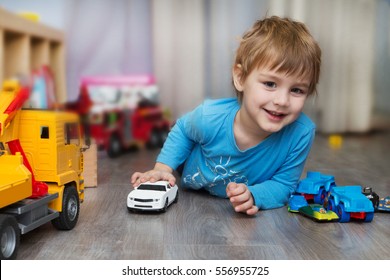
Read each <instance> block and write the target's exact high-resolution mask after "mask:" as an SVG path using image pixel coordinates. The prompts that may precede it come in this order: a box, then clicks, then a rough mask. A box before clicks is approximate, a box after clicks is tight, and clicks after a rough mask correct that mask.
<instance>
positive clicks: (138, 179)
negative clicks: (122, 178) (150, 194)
mask: <svg viewBox="0 0 390 280" xmlns="http://www.w3.org/2000/svg"><path fill="white" fill-rule="evenodd" d="M172 172H173V171H172V169H171V168H170V167H168V166H166V165H163V164H159V163H157V164H156V165H155V167H154V169H152V170H149V171H147V172H144V173H142V172H135V173H134V174H133V175H132V176H131V183H132V184H133V186H134V187H138V186H139V185H140V184H141V183H145V182H147V181H150V182H157V181H160V180H161V181H168V182H169V183H170V184H171V185H172V186H173V185H175V183H176V178H175V176H173V174H172Z"/></svg>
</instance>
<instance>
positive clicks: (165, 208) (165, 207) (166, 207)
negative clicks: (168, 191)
mask: <svg viewBox="0 0 390 280" xmlns="http://www.w3.org/2000/svg"><path fill="white" fill-rule="evenodd" d="M167 209H168V198H167V200H165V204H164V208H163V209H162V212H166V211H167Z"/></svg>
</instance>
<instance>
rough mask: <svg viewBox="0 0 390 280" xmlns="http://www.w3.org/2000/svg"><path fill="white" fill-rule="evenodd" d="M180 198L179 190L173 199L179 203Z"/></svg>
mask: <svg viewBox="0 0 390 280" xmlns="http://www.w3.org/2000/svg"><path fill="white" fill-rule="evenodd" d="M178 200H179V192H178V191H177V192H176V196H175V200H174V201H173V203H177V201H178Z"/></svg>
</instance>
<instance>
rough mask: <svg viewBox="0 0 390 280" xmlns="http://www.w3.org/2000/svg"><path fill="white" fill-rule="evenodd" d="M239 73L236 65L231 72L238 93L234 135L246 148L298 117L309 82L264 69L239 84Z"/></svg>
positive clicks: (253, 73)
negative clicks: (239, 101)
mask: <svg viewBox="0 0 390 280" xmlns="http://www.w3.org/2000/svg"><path fill="white" fill-rule="evenodd" d="M240 71H241V68H240V67H239V66H237V67H235V69H234V73H233V77H234V84H235V86H236V88H237V90H239V91H241V92H242V104H241V108H240V110H239V111H238V113H237V115H236V119H235V122H234V133H235V134H234V135H235V137H236V141H237V144H238V145H239V147H240V148H249V147H252V146H254V145H257V144H258V143H259V142H261V141H262V140H263V139H265V138H266V137H268V136H269V135H270V134H272V133H274V132H278V131H280V130H281V129H282V128H283V127H284V126H286V125H288V124H290V123H292V122H293V121H295V120H296V119H297V118H298V117H299V115H300V113H301V111H302V109H303V106H304V104H305V100H306V98H307V96H308V89H309V82H308V81H307V80H308V79H302V78H300V77H297V76H295V75H287V74H286V73H283V72H276V71H274V70H269V69H264V68H258V69H254V70H253V71H252V72H251V73H250V74H249V75H248V76H247V78H246V79H245V81H243V82H242V81H240V79H239V77H240ZM240 143H241V145H240Z"/></svg>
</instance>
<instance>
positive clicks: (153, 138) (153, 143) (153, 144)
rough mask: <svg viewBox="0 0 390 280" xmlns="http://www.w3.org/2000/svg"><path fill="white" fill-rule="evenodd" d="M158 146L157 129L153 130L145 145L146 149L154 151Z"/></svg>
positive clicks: (158, 133) (158, 136) (158, 134)
mask: <svg viewBox="0 0 390 280" xmlns="http://www.w3.org/2000/svg"><path fill="white" fill-rule="evenodd" d="M159 144H160V132H159V131H158V130H157V129H153V130H152V132H151V133H150V137H149V141H148V143H146V147H147V148H148V149H155V148H157V147H158V146H159Z"/></svg>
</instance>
